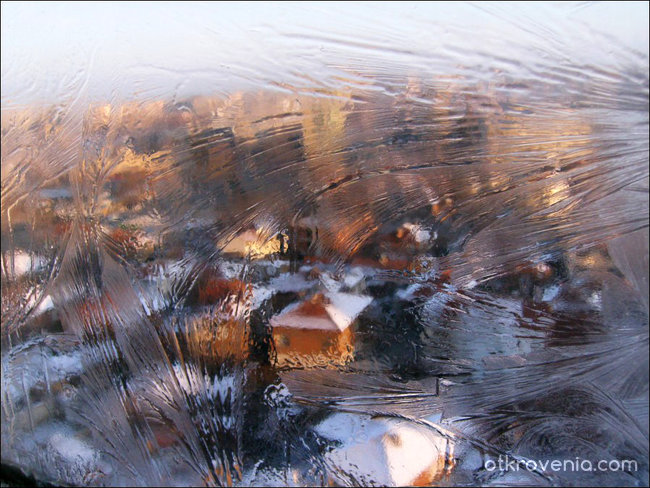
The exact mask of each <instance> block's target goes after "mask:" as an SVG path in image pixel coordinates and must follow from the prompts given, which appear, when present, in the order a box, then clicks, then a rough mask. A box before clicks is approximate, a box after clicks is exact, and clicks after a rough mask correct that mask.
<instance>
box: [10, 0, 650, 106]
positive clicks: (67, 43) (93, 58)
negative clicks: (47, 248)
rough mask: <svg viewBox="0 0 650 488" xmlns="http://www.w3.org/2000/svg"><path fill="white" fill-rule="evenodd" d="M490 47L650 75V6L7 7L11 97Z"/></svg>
mask: <svg viewBox="0 0 650 488" xmlns="http://www.w3.org/2000/svg"><path fill="white" fill-rule="evenodd" d="M493 57H496V58H499V59H501V60H503V59H505V60H506V62H505V64H506V68H505V69H512V70H517V69H519V68H518V66H526V65H527V64H530V63H538V62H539V63H552V62H565V63H577V64H580V63H591V64H594V65H599V66H601V65H602V66H608V67H609V66H614V67H617V66H624V65H625V63H628V64H630V63H631V64H640V65H641V67H643V65H644V64H645V69H646V71H647V64H648V3H647V2H634V3H625V2H612V3H603V4H592V3H588V2H580V3H564V2H559V3H551V4H548V3H528V4H517V3H505V4H502V3H487V4H486V3H483V2H480V3H477V4H462V3H455V2H453V3H445V2H436V3H425V2H413V3H409V2H388V3H366V2H363V3H352V2H351V3H330V2H324V3H319V2H316V3H307V4H303V3H282V2H281V3H261V2H253V3H246V2H242V3H225V2H214V3H185V2H179V3H174V2H159V3H152V2H145V3H137V2H116V3H110V2H106V3H99V2H89V3H83V2H71V3H66V2H42V3H36V2H29V3H20V2H3V3H2V103H3V107H4V106H5V105H12V104H14V103H19V102H20V103H27V102H29V101H33V100H51V99H57V98H60V97H66V96H68V97H70V96H73V95H72V93H74V92H79V93H84V94H85V96H88V97H90V98H104V99H106V98H109V99H110V98H112V97H116V96H117V97H122V96H126V97H132V96H138V97H142V96H144V97H147V96H151V97H155V96H169V95H170V93H173V94H174V95H176V96H179V97H182V96H184V95H190V94H194V93H198V92H206V91H207V92H213V91H219V90H226V91H227V90H232V89H235V88H237V87H240V86H241V87H244V86H247V85H252V86H264V85H267V84H269V83H273V82H283V81H287V82H290V83H292V84H294V85H295V84H300V82H301V80H304V84H309V83H310V81H309V80H312V81H311V82H313V80H319V79H321V80H324V79H329V78H335V77H336V76H338V73H337V70H336V68H333V67H336V66H346V67H359V68H367V69H368V70H369V71H373V70H375V71H382V70H386V71H388V72H390V71H393V72H399V71H400V70H403V71H408V70H411V69H413V70H415V71H418V72H427V71H428V72H431V73H438V72H444V71H446V70H452V71H453V69H456V67H457V66H458V65H459V64H462V65H465V66H477V67H478V68H477V69H481V67H483V66H486V67H489V66H490V64H491V63H492V62H493V59H492V58H493ZM512 61H514V62H512ZM508 66H510V67H508ZM478 75H479V73H477V76H478Z"/></svg>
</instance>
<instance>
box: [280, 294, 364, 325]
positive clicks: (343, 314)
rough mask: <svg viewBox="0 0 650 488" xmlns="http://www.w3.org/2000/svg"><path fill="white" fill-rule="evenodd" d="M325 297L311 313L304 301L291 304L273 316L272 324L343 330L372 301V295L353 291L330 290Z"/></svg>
mask: <svg viewBox="0 0 650 488" xmlns="http://www.w3.org/2000/svg"><path fill="white" fill-rule="evenodd" d="M324 297H325V300H324V302H323V303H319V304H316V305H315V306H314V307H313V308H312V310H311V311H310V313H306V312H305V311H304V309H303V303H304V302H303V303H294V304H291V305H289V306H288V307H286V308H285V309H284V310H283V311H282V312H280V313H279V314H278V315H275V316H274V317H272V318H271V320H270V324H271V326H272V327H289V328H296V329H319V330H339V331H341V332H342V331H344V330H345V329H347V328H348V327H349V326H350V324H352V322H354V320H355V319H356V318H357V317H358V316H359V314H360V313H361V312H363V310H364V309H365V308H366V307H367V306H368V305H369V304H370V302H372V297H370V296H367V295H353V294H351V293H341V292H331V291H328V292H326V293H324Z"/></svg>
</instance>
